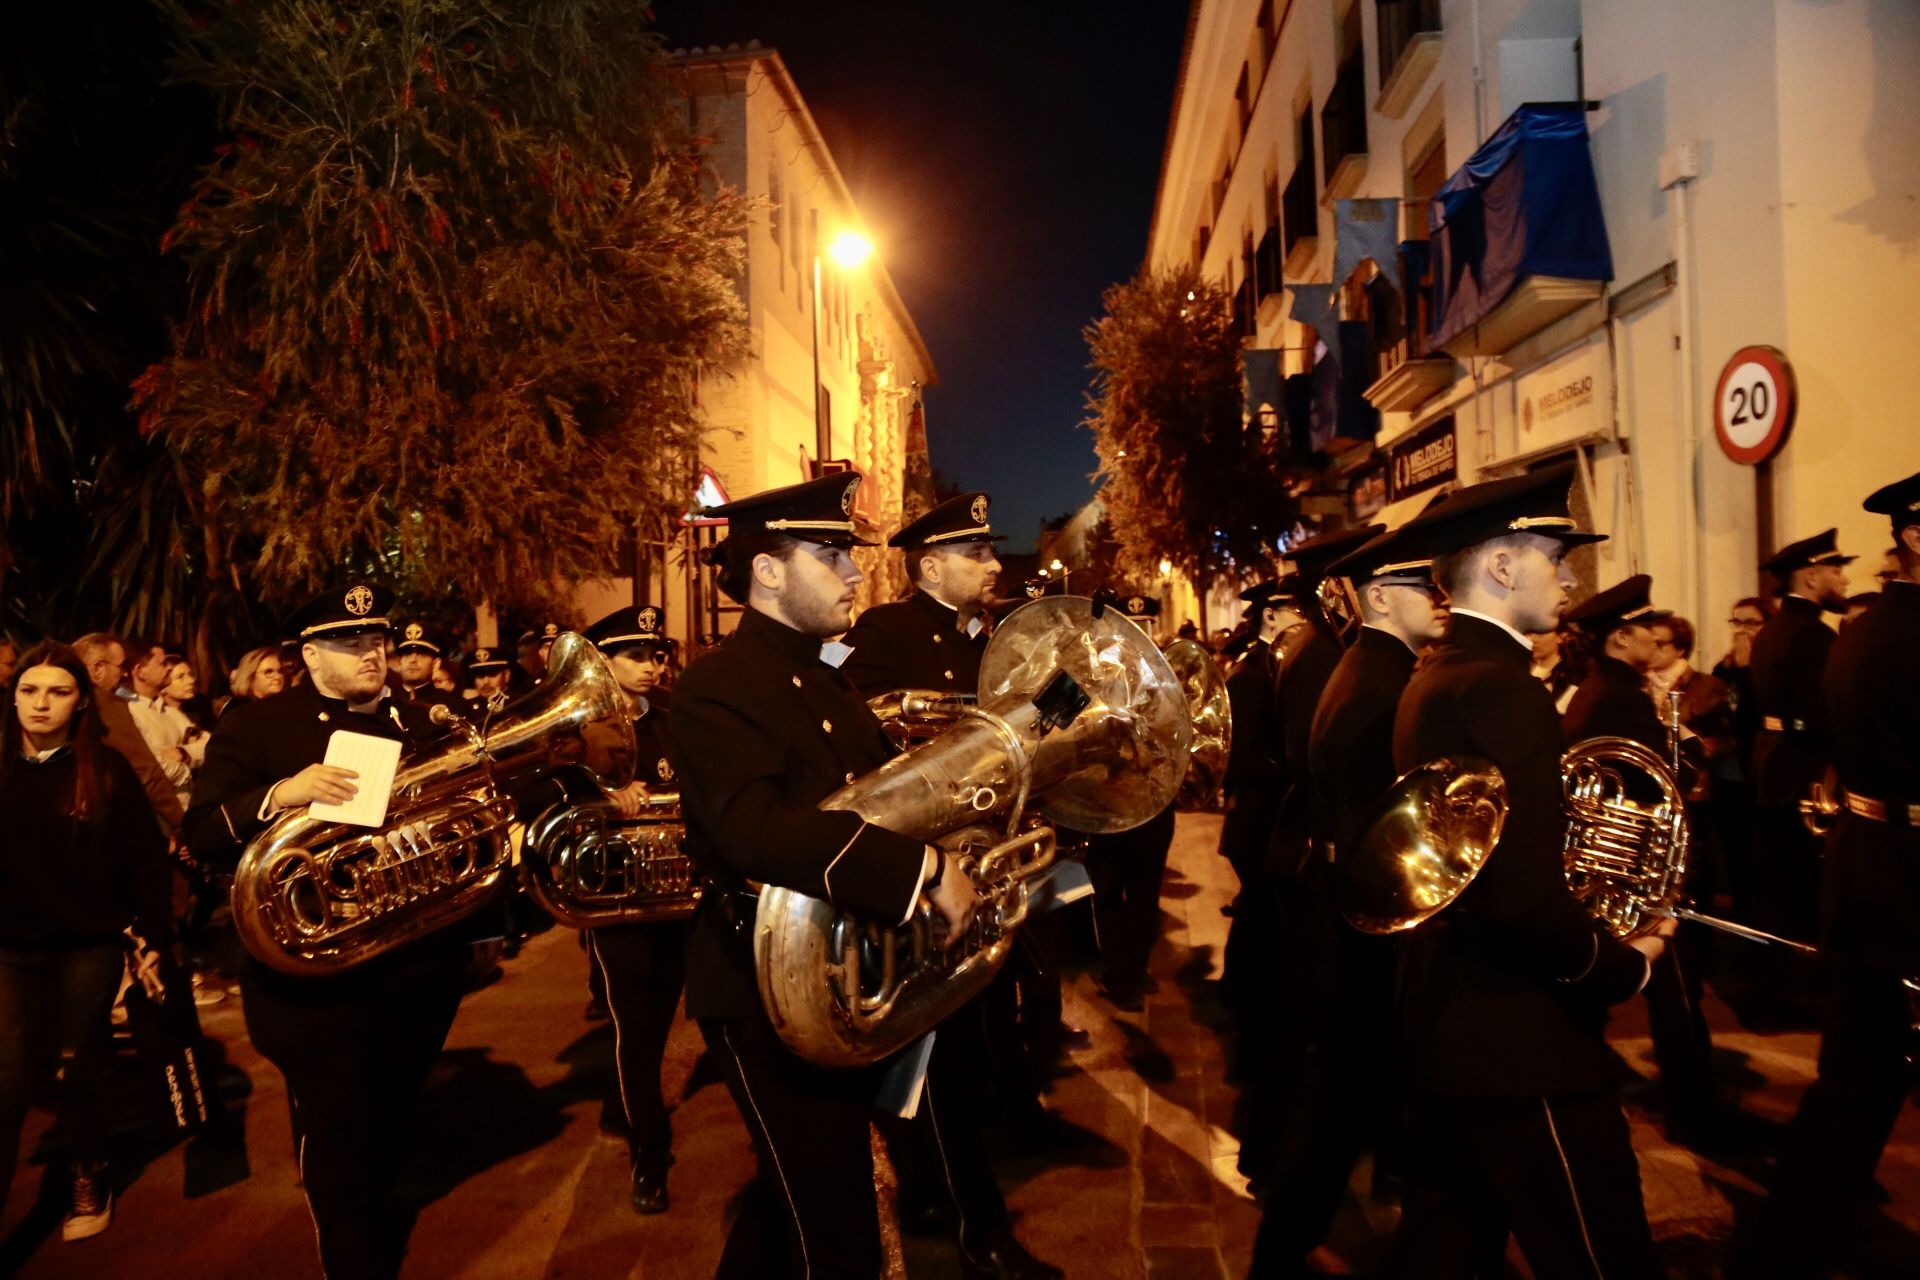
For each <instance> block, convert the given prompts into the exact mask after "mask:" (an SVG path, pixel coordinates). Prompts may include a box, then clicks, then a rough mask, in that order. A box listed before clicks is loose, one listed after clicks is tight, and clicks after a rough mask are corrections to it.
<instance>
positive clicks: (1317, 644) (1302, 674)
mask: <svg viewBox="0 0 1920 1280" xmlns="http://www.w3.org/2000/svg"><path fill="white" fill-rule="evenodd" d="M1275 648H1276V649H1277V651H1278V652H1279V653H1280V654H1281V657H1280V663H1279V669H1278V671H1277V672H1276V673H1275V674H1274V687H1273V696H1274V715H1275V717H1276V727H1277V728H1278V730H1279V735H1278V736H1279V741H1280V745H1281V749H1282V751H1283V753H1284V754H1283V757H1282V758H1283V759H1284V760H1285V761H1286V779H1285V785H1286V788H1287V791H1286V798H1285V799H1284V800H1282V801H1281V803H1280V815H1279V817H1278V819H1276V820H1275V822H1274V824H1273V838H1272V840H1271V841H1270V842H1269V844H1268V847H1267V870H1268V872H1269V873H1270V874H1273V875H1277V876H1280V877H1282V878H1283V879H1284V878H1288V877H1291V876H1293V875H1294V874H1295V873H1296V872H1298V871H1299V870H1300V864H1301V863H1302V862H1303V861H1304V860H1305V858H1306V856H1307V847H1308V845H1309V844H1310V843H1311V841H1312V839H1313V782H1312V775H1311V772H1310V769H1311V766H1310V764H1309V762H1308V754H1309V753H1308V745H1309V743H1310V741H1311V739H1312V737H1313V713H1314V711H1315V709H1316V708H1318V707H1319V705H1320V695H1321V693H1323V692H1324V691H1325V690H1326V687H1327V681H1328V680H1329V679H1331V678H1332V677H1333V669H1334V667H1335V666H1336V665H1337V664H1338V663H1339V661H1340V655H1341V653H1342V648H1341V645H1340V641H1339V640H1338V639H1336V638H1335V636H1334V634H1333V630H1332V628H1330V627H1329V626H1327V625H1326V623H1325V622H1322V621H1320V620H1319V619H1314V620H1311V621H1308V622H1302V623H1297V624H1295V625H1294V626H1292V627H1289V628H1287V630H1286V631H1285V632H1283V633H1282V634H1281V636H1280V642H1279V644H1278V645H1276V646H1275Z"/></svg>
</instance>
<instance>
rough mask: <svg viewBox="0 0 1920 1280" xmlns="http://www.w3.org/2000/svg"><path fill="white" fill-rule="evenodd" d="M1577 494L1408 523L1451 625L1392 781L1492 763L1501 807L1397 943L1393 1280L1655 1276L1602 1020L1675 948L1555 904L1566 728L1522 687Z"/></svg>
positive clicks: (1447, 509)
mask: <svg viewBox="0 0 1920 1280" xmlns="http://www.w3.org/2000/svg"><path fill="white" fill-rule="evenodd" d="M1572 479H1573V473H1572V464H1570V463H1569V464H1566V465H1563V466H1558V467H1552V468H1548V469H1546V470H1543V471H1538V472H1533V473H1530V474H1526V475H1521V476H1515V477H1512V478H1510V479H1505V480H1495V481H1490V482H1488V483H1485V484H1479V485H1474V486H1472V487H1471V488H1468V489H1464V490H1461V491H1459V492H1457V493H1455V494H1453V495H1451V496H1450V497H1448V498H1447V499H1445V500H1443V501H1442V502H1440V503H1439V504H1437V505H1436V506H1434V507H1432V508H1430V509H1429V510H1428V511H1426V512H1425V513H1423V514H1422V516H1421V517H1420V518H1419V519H1417V520H1415V521H1414V522H1413V523H1412V524H1411V525H1409V526H1408V528H1409V530H1410V536H1416V537H1419V538H1420V539H1421V540H1422V541H1423V543H1424V545H1425V546H1426V547H1428V548H1429V549H1431V550H1432V551H1433V552H1434V557H1435V558H1434V566H1433V576H1434V580H1435V581H1436V582H1437V583H1438V584H1439V585H1440V586H1441V587H1442V588H1444V589H1445V590H1446V592H1447V595H1448V597H1449V599H1450V608H1451V617H1450V620H1449V623H1448V633H1447V636H1446V638H1445V639H1444V640H1442V641H1441V642H1440V643H1439V644H1438V645H1437V646H1436V647H1435V649H1434V651H1433V653H1432V654H1431V655H1430V656H1429V657H1428V658H1427V659H1426V660H1425V661H1423V662H1422V663H1421V665H1420V667H1419V669H1418V670H1416V671H1415V672H1414V675H1413V678H1412V680H1411V681H1410V682H1409V684H1408V686H1407V691H1406V693H1405V694H1404V695H1403V696H1402V697H1401V700H1400V707H1399V710H1398V712H1397V713H1396V716H1395V722H1394V765H1395V768H1396V769H1397V770H1399V771H1400V772H1402V773H1404V772H1406V771H1407V770H1410V769H1413V768H1415V767H1418V766H1420V765H1422V764H1425V763H1428V762H1430V761H1434V760H1438V759H1442V758H1447V759H1456V760H1457V759H1461V758H1469V757H1477V758H1480V759H1484V760H1488V761H1491V762H1492V763H1493V764H1494V765H1495V766H1496V767H1497V768H1498V769H1499V771H1500V773H1501V775H1502V776H1503V777H1504V779H1505V782H1506V801H1507V807H1506V820H1505V825H1504V827H1503V829H1502V832H1501V836H1500V839H1499V843H1498V844H1497V846H1496V847H1495V848H1494V849H1493V850H1492V852H1491V853H1490V854H1489V855H1488V856H1487V859H1486V862H1485V864H1484V865H1483V866H1482V868H1481V869H1480V872H1479V874H1478V876H1477V877H1476V878H1475V879H1474V881H1473V883H1472V884H1471V885H1469V886H1468V887H1467V888H1466V890H1465V891H1464V892H1463V893H1461V894H1460V896H1459V899H1458V900H1457V901H1456V902H1454V903H1453V905H1452V906H1450V907H1449V908H1447V909H1446V910H1445V911H1442V912H1440V913H1439V914H1438V915H1437V916H1436V917H1434V918H1433V919H1432V920H1430V921H1428V922H1427V923H1425V924H1423V925H1421V926H1420V927H1419V928H1417V929H1415V930H1414V931H1413V932H1412V933H1411V934H1410V936H1409V938H1408V942H1407V947H1408V954H1407V956H1406V959H1405V962H1404V965H1403V973H1404V975H1405V976H1404V980H1403V983H1402V990H1401V993H1400V1000H1401V1019H1400V1022H1401V1028H1402V1033H1403V1053H1404V1054H1405V1062H1406V1079H1407V1081H1408V1088H1409V1090H1410V1093H1411V1096H1410V1098H1409V1171H1408V1186H1407V1194H1406V1200H1405V1205H1406V1209H1405V1213H1404V1215H1403V1216H1402V1218H1401V1223H1400V1232H1399V1235H1398V1237H1397V1238H1396V1240H1395V1242H1394V1248H1393V1252H1392V1255H1391V1257H1390V1259H1389V1261H1388V1265H1387V1267H1386V1270H1385V1272H1384V1274H1387V1275H1390V1276H1418V1277H1422V1278H1423V1280H1426V1278H1430V1277H1444V1276H1464V1275H1468V1274H1471V1273H1472V1270H1473V1268H1474V1267H1475V1266H1476V1265H1480V1264H1482V1263H1484V1262H1486V1261H1487V1259H1488V1257H1489V1256H1491V1257H1492V1258H1494V1259H1497V1258H1498V1255H1499V1250H1500V1248H1501V1247H1503V1245H1504V1240H1505V1237H1506V1236H1507V1234H1508V1233H1509V1232H1511V1233H1512V1234H1513V1235H1514V1236H1515V1237H1516V1238H1517V1239H1518V1241H1519V1244H1520V1248H1521V1251H1522V1253H1523V1254H1525V1256H1526V1258H1527V1262H1528V1265H1529V1266H1530V1267H1531V1268H1532V1270H1533V1273H1534V1274H1535V1275H1555V1276H1563V1275H1564V1276H1574V1275H1618V1276H1652V1275H1657V1274H1659V1268H1658V1264H1657V1263H1656V1261H1655V1259H1654V1254H1653V1240H1652V1233H1651V1232H1650V1231H1649V1229H1648V1226H1647V1218H1646V1210H1645V1206H1644V1205H1643V1203H1642V1200H1641V1195H1640V1181H1639V1170H1638V1166H1637V1165H1636V1164H1635V1162H1634V1155H1633V1146H1632V1143H1631V1141H1630V1140H1629V1137H1628V1133H1627V1123H1626V1118H1625V1116H1623V1115H1622V1114H1621V1111H1620V1104H1619V1099H1618V1097H1617V1096H1616V1094H1615V1092H1614V1077H1613V1070H1614V1059H1613V1055H1612V1053H1611V1052H1610V1051H1609V1050H1608V1048H1607V1044H1606V1038H1605V1035H1604V1031H1603V1022H1604V1010H1605V1008H1606V1006H1607V1005H1608V1004H1611V1003H1614V1002H1617V1001H1619V1000H1623V999H1625V998H1627V997H1628V996H1630V995H1632V994H1634V993H1635V992H1636V991H1638V990H1639V989H1640V987H1641V986H1642V985H1643V984H1644V983H1645V982H1646V979H1647V974H1648V965H1649V962H1650V960H1651V959H1652V958H1653V957H1656V956H1658V955H1659V954H1660V953H1661V952H1662V951H1663V950H1664V949H1665V946H1666V943H1665V939H1664V937H1661V936H1652V937H1645V938H1638V939H1635V940H1634V941H1632V942H1621V941H1618V940H1617V939H1615V938H1614V937H1613V936H1612V935H1611V934H1609V933H1608V932H1607V931H1606V930H1605V929H1604V928H1602V927H1601V926H1600V925H1599V924H1598V923H1597V922H1595V920H1594V919H1593V918H1592V916H1590V915H1589V914H1588V913H1587V911H1586V909H1585V908H1584V907H1582V906H1581V905H1580V903H1579V901H1578V900H1577V899H1575V898H1574V896H1573V894H1572V892H1571V891H1570V890H1569V889H1568V888H1567V882H1566V874H1565V871H1564V869H1563V866H1562V862H1561V842H1562V839H1563V837H1564V834H1565V829H1566V816H1565V814H1564V812H1563V810H1562V802H1561V784H1560V769H1559V757H1560V721H1559V717H1558V716H1556V715H1555V714H1554V710H1553V701H1552V698H1551V696H1550V695H1549V694H1548V692H1547V690H1546V687H1545V686H1544V685H1542V684H1541V683H1540V681H1538V680H1536V679H1534V678H1533V676H1532V675H1531V674H1530V666H1531V662H1532V653H1533V646H1532V643H1531V641H1530V640H1529V639H1528V637H1529V636H1530V635H1532V634H1534V633H1537V632H1540V631H1545V630H1548V629H1550V628H1552V627H1554V626H1557V625H1558V624H1559V621H1560V614H1561V612H1562V610H1564V609H1565V607H1566V603H1567V592H1568V589H1569V588H1570V587H1571V586H1572V585H1573V575H1572V573H1571V571H1570V570H1569V569H1568V568H1567V567H1566V565H1565V563H1564V558H1565V556H1566V553H1567V551H1568V550H1569V549H1571V548H1572V547H1573V546H1575V545H1578V544H1580V543H1583V542H1593V541H1597V540H1598V538H1599V535H1595V534H1590V533H1583V532H1580V531H1579V528H1578V525H1577V524H1576V522H1575V521H1574V519H1573V518H1572V516H1571V515H1570V514H1569V512H1568V506H1567V502H1568V488H1569V486H1570V485H1571V483H1572ZM1365 855H1366V851H1364V850H1360V849H1356V850H1353V851H1349V852H1348V853H1346V854H1344V855H1343V856H1365ZM1660 932H1661V933H1664V934H1670V933H1671V929H1670V928H1663V929H1662V930H1661V931H1660Z"/></svg>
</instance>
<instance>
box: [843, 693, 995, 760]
mask: <svg viewBox="0 0 1920 1280" xmlns="http://www.w3.org/2000/svg"><path fill="white" fill-rule="evenodd" d="M975 701H976V700H975V698H974V696H973V695H972V694H970V693H944V692H941V691H940V690H937V689H895V690H894V691H893V692H891V693H881V694H875V695H874V696H873V697H871V698H868V699H867V707H868V709H869V710H871V711H872V712H873V714H874V717H875V718H876V719H878V720H879V721H880V727H881V729H883V730H885V732H886V735H887V737H888V738H890V739H892V741H893V745H894V746H896V747H899V748H900V749H901V750H902V751H905V750H906V749H907V748H908V747H911V746H914V745H916V744H918V743H922V742H931V741H932V740H933V739H935V738H937V737H939V736H940V735H941V734H942V733H944V732H945V731H946V730H948V729H950V728H952V727H953V723H954V721H956V720H958V719H959V718H960V716H961V714H962V713H963V712H965V711H966V709H967V708H968V707H971V706H973V705H974V703H975Z"/></svg>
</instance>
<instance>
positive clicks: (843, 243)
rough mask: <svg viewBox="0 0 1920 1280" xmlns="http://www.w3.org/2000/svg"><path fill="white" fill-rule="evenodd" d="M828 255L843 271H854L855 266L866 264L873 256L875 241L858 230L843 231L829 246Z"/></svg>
mask: <svg viewBox="0 0 1920 1280" xmlns="http://www.w3.org/2000/svg"><path fill="white" fill-rule="evenodd" d="M827 256H828V257H829V258H832V259H833V265H834V266H836V267H839V268H840V269H841V270H842V271H852V270H853V269H854V268H855V267H863V266H865V265H866V264H867V259H868V258H871V257H872V256H873V241H871V240H869V239H867V238H866V237H865V236H863V235H861V234H860V233H859V232H858V231H842V232H841V233H840V234H839V235H837V236H835V237H834V238H833V243H832V244H830V245H828V246H827Z"/></svg>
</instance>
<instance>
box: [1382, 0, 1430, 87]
mask: <svg viewBox="0 0 1920 1280" xmlns="http://www.w3.org/2000/svg"><path fill="white" fill-rule="evenodd" d="M1373 12H1374V34H1375V36H1376V37H1377V39H1376V41H1375V44H1376V46H1377V47H1378V50H1379V56H1380V83H1381V84H1383V85H1384V84H1386V82H1387V81H1388V80H1389V79H1391V78H1392V76H1393V69H1394V68H1395V67H1397V66H1399V65H1400V55H1401V54H1403V53H1405V52H1406V51H1407V46H1408V45H1410V44H1412V43H1413V38H1414V37H1415V36H1417V35H1422V34H1425V33H1428V32H1434V33H1437V32H1438V31H1439V30H1440V0H1374V6H1373Z"/></svg>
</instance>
